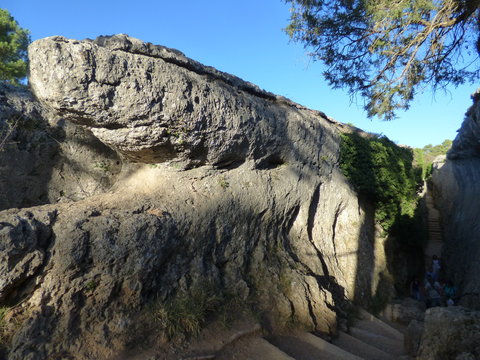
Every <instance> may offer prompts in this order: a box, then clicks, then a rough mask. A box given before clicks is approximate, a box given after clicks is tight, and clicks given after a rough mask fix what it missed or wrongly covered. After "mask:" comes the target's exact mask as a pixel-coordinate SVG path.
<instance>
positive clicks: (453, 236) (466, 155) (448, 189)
mask: <svg viewBox="0 0 480 360" xmlns="http://www.w3.org/2000/svg"><path fill="white" fill-rule="evenodd" d="M473 100H474V104H473V105H472V107H471V108H470V109H469V110H468V111H467V113H466V116H465V120H464V122H463V124H462V127H461V129H460V130H459V132H458V135H457V137H456V139H455V140H454V142H453V145H452V148H451V150H450V151H449V153H448V156H447V160H446V162H437V163H435V164H434V171H433V177H432V181H433V185H434V188H435V198H436V203H437V206H438V207H439V209H440V211H441V215H442V218H443V226H444V231H445V244H444V249H443V252H444V256H443V261H444V262H445V270H446V274H447V277H449V278H450V279H451V280H453V281H454V283H455V284H456V285H457V287H459V290H460V292H461V294H462V296H461V298H460V303H461V304H463V305H466V306H469V307H474V308H479V304H480V303H479V301H478V300H479V299H480V277H479V275H478V274H480V262H479V261H478V259H479V258H480V203H479V201H478V199H479V198H480V145H479V144H480V131H479V124H480V101H479V100H480V98H479V96H478V93H477V94H475V95H474V96H473Z"/></svg>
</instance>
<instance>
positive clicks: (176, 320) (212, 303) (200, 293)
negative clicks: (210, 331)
mask: <svg viewBox="0 0 480 360" xmlns="http://www.w3.org/2000/svg"><path fill="white" fill-rule="evenodd" d="M220 301H221V298H220V297H219V296H218V295H217V294H216V293H215V291H213V288H211V287H210V286H195V287H194V288H192V289H191V290H190V291H189V293H186V292H184V293H180V294H177V296H176V297H174V298H172V299H171V300H169V301H167V302H166V303H165V304H163V305H159V306H157V308H156V309H155V310H154V318H155V321H156V322H157V323H158V324H159V325H160V327H161V328H162V329H163V330H164V331H165V333H166V335H167V337H168V338H169V339H174V338H177V337H179V336H188V335H198V333H199V332H200V330H201V329H202V326H203V325H204V323H205V321H206V319H207V316H208V315H209V314H212V313H213V312H214V311H215V309H216V307H217V306H218V305H219V303H220Z"/></svg>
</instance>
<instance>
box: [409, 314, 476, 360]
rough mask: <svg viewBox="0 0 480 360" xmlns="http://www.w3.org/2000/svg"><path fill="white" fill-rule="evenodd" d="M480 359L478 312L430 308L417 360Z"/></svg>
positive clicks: (426, 315)
mask: <svg viewBox="0 0 480 360" xmlns="http://www.w3.org/2000/svg"><path fill="white" fill-rule="evenodd" d="M470 358H474V359H478V358H480V312H476V311H472V310H468V309H466V308H462V307H436V308H430V309H428V310H427V312H426V314H425V327H424V332H423V336H422V340H421V343H420V349H419V351H418V355H417V359H419V360H434V359H470Z"/></svg>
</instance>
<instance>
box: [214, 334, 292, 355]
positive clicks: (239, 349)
mask: <svg viewBox="0 0 480 360" xmlns="http://www.w3.org/2000/svg"><path fill="white" fill-rule="evenodd" d="M214 359H215V360H233V359H238V360H240V359H241V360H298V359H295V358H293V357H291V356H289V355H288V354H286V353H285V352H283V351H282V350H280V349H279V348H278V347H276V346H274V345H273V344H271V343H270V342H268V341H267V340H265V339H263V338H260V337H253V338H245V339H242V340H239V341H237V342H235V343H234V344H232V345H229V346H227V347H226V348H224V349H223V350H222V351H220V352H219V353H218V354H216V356H215V358H214Z"/></svg>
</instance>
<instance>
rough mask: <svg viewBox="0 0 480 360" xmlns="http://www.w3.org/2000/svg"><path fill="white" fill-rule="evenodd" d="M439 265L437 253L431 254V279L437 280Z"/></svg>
mask: <svg viewBox="0 0 480 360" xmlns="http://www.w3.org/2000/svg"><path fill="white" fill-rule="evenodd" d="M441 268H442V267H441V265H440V259H439V258H438V256H437V255H433V256H432V277H433V280H434V281H435V280H438V278H439V276H440V269H441Z"/></svg>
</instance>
